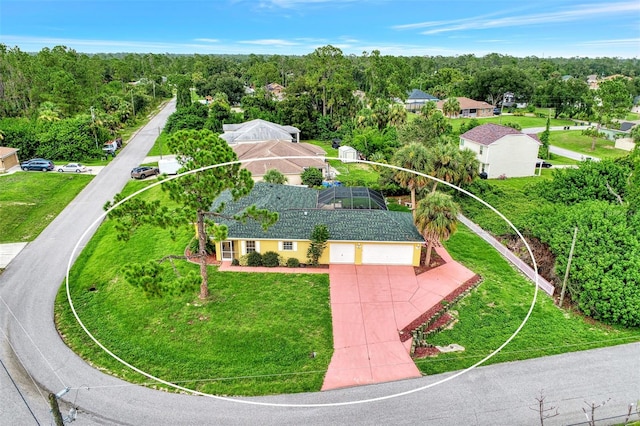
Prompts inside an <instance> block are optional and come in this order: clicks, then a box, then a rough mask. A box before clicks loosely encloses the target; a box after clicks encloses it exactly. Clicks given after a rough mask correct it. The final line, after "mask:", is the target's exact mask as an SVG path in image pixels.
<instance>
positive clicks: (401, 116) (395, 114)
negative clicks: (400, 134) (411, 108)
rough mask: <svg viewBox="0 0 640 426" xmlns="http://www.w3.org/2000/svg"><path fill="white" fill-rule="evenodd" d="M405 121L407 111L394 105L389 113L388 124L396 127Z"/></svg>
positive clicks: (400, 106)
mask: <svg viewBox="0 0 640 426" xmlns="http://www.w3.org/2000/svg"><path fill="white" fill-rule="evenodd" d="M406 121H407V110H406V108H405V107H404V105H400V104H394V105H393V106H392V107H391V110H390V111H389V124H390V125H391V126H395V127H398V126H399V125H401V124H404V123H405V122H406Z"/></svg>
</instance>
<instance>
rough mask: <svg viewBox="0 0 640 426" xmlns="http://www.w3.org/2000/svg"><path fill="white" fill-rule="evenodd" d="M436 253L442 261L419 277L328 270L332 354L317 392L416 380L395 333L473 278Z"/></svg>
mask: <svg viewBox="0 0 640 426" xmlns="http://www.w3.org/2000/svg"><path fill="white" fill-rule="evenodd" d="M436 251H437V252H438V254H439V255H440V257H442V258H443V259H444V260H445V261H446V263H445V264H444V265H441V266H439V267H437V268H434V269H431V270H429V271H427V272H424V273H422V274H420V275H416V274H415V272H414V269H413V267H412V266H385V265H331V266H330V267H329V279H330V294H331V313H332V321H333V346H334V352H333V357H332V358H331V362H330V364H329V368H328V370H327V374H326V376H325V379H324V383H323V386H322V390H329V389H336V388H343V387H349V386H358V385H364V384H372V383H382V382H388V381H394V380H401V379H409V378H415V377H420V376H421V373H420V371H419V370H418V368H417V367H416V365H415V363H414V362H413V360H412V359H411V357H410V355H409V351H410V349H411V340H408V341H406V342H404V343H402V342H401V341H400V335H399V334H398V331H399V330H402V329H403V328H405V327H407V326H408V325H409V324H411V323H412V322H413V321H414V320H415V319H417V318H418V317H420V315H422V314H423V313H425V312H427V311H428V310H429V309H430V308H432V307H433V306H435V305H436V304H437V303H440V301H441V300H442V299H443V298H444V297H445V296H446V295H448V294H449V293H451V292H452V291H453V290H455V289H456V288H458V287H459V286H460V285H462V284H464V283H465V282H466V281H467V280H469V279H471V278H473V277H474V276H475V273H473V272H472V271H470V270H468V269H467V268H465V267H464V266H462V265H460V264H459V263H457V262H455V261H454V260H453V259H451V257H450V256H449V254H448V253H447V252H446V250H445V249H444V248H441V247H439V248H436Z"/></svg>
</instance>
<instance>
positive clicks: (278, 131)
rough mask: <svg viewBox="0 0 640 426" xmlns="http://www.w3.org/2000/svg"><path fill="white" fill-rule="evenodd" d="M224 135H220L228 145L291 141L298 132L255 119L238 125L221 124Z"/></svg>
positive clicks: (287, 127)
mask: <svg viewBox="0 0 640 426" xmlns="http://www.w3.org/2000/svg"><path fill="white" fill-rule="evenodd" d="M222 129H223V130H224V133H223V134H222V135H220V137H221V138H222V139H224V140H225V141H227V142H228V143H230V144H232V143H238V142H258V141H270V140H280V141H289V142H291V141H292V140H293V136H292V135H294V134H298V133H300V130H299V129H297V128H296V127H293V126H281V125H280V124H276V123H271V122H270V121H266V120H261V119H255V120H251V121H247V122H246V123H239V124H223V125H222Z"/></svg>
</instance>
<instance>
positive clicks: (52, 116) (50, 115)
mask: <svg viewBox="0 0 640 426" xmlns="http://www.w3.org/2000/svg"><path fill="white" fill-rule="evenodd" d="M38 120H42V121H58V120H60V108H58V106H57V105H56V104H54V103H53V102H49V101H46V102H43V103H42V104H41V105H40V108H38Z"/></svg>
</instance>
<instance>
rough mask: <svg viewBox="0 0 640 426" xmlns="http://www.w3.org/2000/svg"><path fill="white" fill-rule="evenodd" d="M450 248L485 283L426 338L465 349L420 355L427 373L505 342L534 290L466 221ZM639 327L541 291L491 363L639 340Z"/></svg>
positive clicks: (463, 364)
mask: <svg viewBox="0 0 640 426" xmlns="http://www.w3.org/2000/svg"><path fill="white" fill-rule="evenodd" d="M445 246H446V248H447V250H448V251H449V253H450V254H451V255H452V256H453V257H454V259H456V260H457V261H459V262H461V263H462V264H464V265H465V266H467V267H468V268H469V269H471V270H473V271H475V272H476V273H478V274H480V275H481V276H482V277H483V281H482V283H481V284H480V285H479V286H478V287H477V288H476V289H474V290H473V291H472V293H471V294H470V295H468V296H467V297H466V298H464V299H463V300H462V301H461V302H460V303H458V304H457V305H455V306H454V307H453V311H455V313H456V315H457V317H458V322H457V323H456V324H455V325H454V326H453V328H451V329H448V330H444V331H442V332H440V333H438V334H436V335H434V336H432V337H431V338H429V339H428V341H429V342H430V343H432V344H434V345H441V346H446V345H449V344H452V343H457V344H459V345H462V346H463V347H464V348H465V350H464V351H462V352H454V353H448V354H439V355H438V356H437V357H431V358H424V359H420V360H417V362H416V364H417V365H418V367H419V368H420V370H421V371H422V372H423V373H424V374H437V373H442V372H446V371H452V370H459V369H464V368H467V367H469V366H471V365H473V364H475V363H476V362H478V361H480V360H481V359H483V358H484V357H485V356H487V355H489V354H490V353H491V352H493V351H494V350H496V349H497V348H498V347H500V345H501V344H502V343H503V342H505V341H506V340H507V339H508V338H509V337H510V336H511V335H512V334H513V333H514V332H515V330H516V329H517V328H518V326H519V325H520V323H521V322H522V321H523V320H524V318H525V317H526V315H527V312H528V310H529V307H530V305H531V301H532V299H533V294H534V286H533V284H532V283H531V282H530V281H528V280H526V279H525V278H524V277H523V276H522V275H521V274H519V273H518V272H516V271H515V270H514V269H513V268H512V267H511V266H510V265H509V263H507V262H506V261H505V260H503V259H502V257H501V256H500V255H499V254H498V253H497V252H496V251H495V250H493V249H491V248H490V246H489V245H488V244H487V243H485V242H484V241H482V240H481V239H480V238H479V237H478V236H476V235H475V234H473V233H472V232H471V231H469V230H468V229H467V228H466V227H464V226H460V227H459V228H458V232H457V233H456V234H454V235H453V236H452V237H451V239H450V240H449V241H448V242H446V243H445ZM639 340H640V329H637V328H636V329H623V328H617V327H611V326H606V325H602V324H599V323H595V322H593V321H589V320H587V319H584V318H583V317H582V316H580V315H577V314H575V313H573V312H571V311H568V310H561V309H559V308H557V307H556V306H555V305H554V303H553V300H552V299H551V298H550V297H548V296H547V295H546V294H545V293H544V292H542V291H539V293H538V299H537V302H536V304H535V307H534V309H533V312H532V314H531V317H530V318H529V320H528V322H527V324H526V325H525V326H524V328H523V329H522V330H521V331H520V333H519V334H518V335H517V336H516V337H515V338H514V339H513V340H512V341H511V342H510V343H509V344H508V345H507V346H506V347H505V348H504V349H503V350H502V351H501V352H500V353H498V354H497V355H496V356H494V357H493V358H491V360H489V361H488V362H487V364H492V363H498V362H506V361H514V360H522V359H528V358H536V357H541V356H546V355H553V354H560V353H565V352H572V351H579V350H586V349H593V348H597V347H604V346H612V345H617V344H623V343H629V342H635V341H639Z"/></svg>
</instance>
